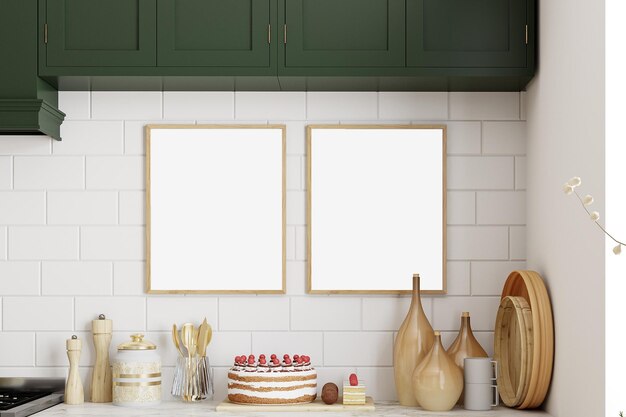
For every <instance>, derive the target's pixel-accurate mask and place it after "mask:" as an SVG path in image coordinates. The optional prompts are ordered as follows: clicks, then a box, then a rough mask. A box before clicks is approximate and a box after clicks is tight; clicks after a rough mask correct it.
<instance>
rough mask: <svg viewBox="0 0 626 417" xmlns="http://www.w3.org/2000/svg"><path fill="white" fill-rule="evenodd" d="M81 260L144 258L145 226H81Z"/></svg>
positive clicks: (136, 259)
mask: <svg viewBox="0 0 626 417" xmlns="http://www.w3.org/2000/svg"><path fill="white" fill-rule="evenodd" d="M80 236H81V239H80V253H81V259H83V260H115V261H141V260H143V259H145V228H144V227H141V226H112V227H106V226H86V227H82V228H81V233H80Z"/></svg>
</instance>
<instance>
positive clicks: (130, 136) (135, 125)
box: [124, 119, 195, 155]
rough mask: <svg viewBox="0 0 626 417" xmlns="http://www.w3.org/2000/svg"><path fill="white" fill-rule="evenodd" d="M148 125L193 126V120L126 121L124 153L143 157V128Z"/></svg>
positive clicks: (144, 139) (144, 143)
mask: <svg viewBox="0 0 626 417" xmlns="http://www.w3.org/2000/svg"><path fill="white" fill-rule="evenodd" d="M150 124H168V125H169V124H172V125H193V124H195V122H194V121H193V120H189V119H188V120H172V121H170V120H126V121H124V153H125V154H126V155H145V154H146V138H145V127H146V125H150Z"/></svg>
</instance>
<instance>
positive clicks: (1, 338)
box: [0, 332, 35, 366]
mask: <svg viewBox="0 0 626 417" xmlns="http://www.w3.org/2000/svg"><path fill="white" fill-rule="evenodd" d="M33 365H35V333H22V332H19V333H0V366H33Z"/></svg>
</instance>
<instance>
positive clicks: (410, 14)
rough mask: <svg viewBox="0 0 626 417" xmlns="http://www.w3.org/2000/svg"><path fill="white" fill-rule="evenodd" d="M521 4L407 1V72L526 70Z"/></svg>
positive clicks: (509, 0)
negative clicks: (422, 69) (428, 69)
mask: <svg viewBox="0 0 626 417" xmlns="http://www.w3.org/2000/svg"><path fill="white" fill-rule="evenodd" d="M526 7H527V4H526V0H407V7H406V19H407V65H408V66H410V67H439V68H449V67H459V68H460V67H464V68H480V67H482V68H486V67H492V68H493V67H496V68H497V67H500V68H503V67H526V65H527V45H526V39H527V38H526V36H527V32H526V24H527V9H526Z"/></svg>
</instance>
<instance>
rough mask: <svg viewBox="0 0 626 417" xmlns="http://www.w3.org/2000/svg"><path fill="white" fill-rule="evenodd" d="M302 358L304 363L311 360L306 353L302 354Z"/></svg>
mask: <svg viewBox="0 0 626 417" xmlns="http://www.w3.org/2000/svg"><path fill="white" fill-rule="evenodd" d="M302 358H303V360H304V363H307V362H311V358H309V357H308V356H306V355H305V356H303V357H302Z"/></svg>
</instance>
